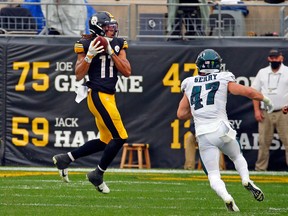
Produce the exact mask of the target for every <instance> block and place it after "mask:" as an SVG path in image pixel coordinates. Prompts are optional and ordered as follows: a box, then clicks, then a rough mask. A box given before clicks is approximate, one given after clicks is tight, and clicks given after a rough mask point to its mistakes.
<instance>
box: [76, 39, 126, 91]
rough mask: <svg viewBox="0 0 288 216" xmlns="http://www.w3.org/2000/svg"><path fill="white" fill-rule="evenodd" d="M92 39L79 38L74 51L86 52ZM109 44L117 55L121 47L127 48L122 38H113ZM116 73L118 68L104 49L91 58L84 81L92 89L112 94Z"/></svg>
mask: <svg viewBox="0 0 288 216" xmlns="http://www.w3.org/2000/svg"><path fill="white" fill-rule="evenodd" d="M93 39H94V38H89V39H86V38H81V39H80V40H79V41H77V42H76V43H75V45H74V51H75V52H76V53H83V52H84V53H87V52H88V49H89V45H90V42H91V41H92V40H93ZM110 45H111V47H112V49H113V50H114V52H115V54H116V55H119V52H120V51H121V50H122V49H127V48H128V43H127V41H126V40H125V39H124V38H113V40H112V41H110ZM117 75H118V70H117V68H116V66H115V65H114V62H113V60H112V58H111V56H110V55H108V54H107V53H106V52H105V51H104V52H102V53H100V54H97V55H96V56H95V57H94V58H93V59H92V62H91V65H90V67H89V70H88V76H89V81H87V82H86V85H87V86H88V87H89V88H91V89H92V90H96V91H101V92H105V93H108V94H114V93H115V91H116V88H115V86H116V83H117V80H118V76H117Z"/></svg>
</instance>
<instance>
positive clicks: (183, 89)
mask: <svg viewBox="0 0 288 216" xmlns="http://www.w3.org/2000/svg"><path fill="white" fill-rule="evenodd" d="M187 83H188V78H186V79H184V80H183V81H182V83H181V92H183V93H184V92H185V89H186V88H187Z"/></svg>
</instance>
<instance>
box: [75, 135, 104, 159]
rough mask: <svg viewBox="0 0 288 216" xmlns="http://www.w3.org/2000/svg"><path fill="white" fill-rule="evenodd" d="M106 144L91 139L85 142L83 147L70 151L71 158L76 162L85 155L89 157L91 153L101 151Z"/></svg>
mask: <svg viewBox="0 0 288 216" xmlns="http://www.w3.org/2000/svg"><path fill="white" fill-rule="evenodd" d="M106 146H107V144H105V143H104V142H102V141H101V140H100V139H93V140H90V141H88V142H86V143H85V144H84V145H82V146H80V147H79V148H77V149H75V150H73V151H71V154H72V156H73V158H74V159H75V160H76V159H78V158H81V157H85V156H87V155H91V154H93V153H96V152H99V151H103V150H104V149H105V147H106Z"/></svg>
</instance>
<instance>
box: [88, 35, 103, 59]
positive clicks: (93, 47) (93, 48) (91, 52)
mask: <svg viewBox="0 0 288 216" xmlns="http://www.w3.org/2000/svg"><path fill="white" fill-rule="evenodd" d="M95 40H96V38H95V39H94V40H93V41H91V42H90V45H89V49H88V52H87V55H86V57H85V61H87V62H88V63H91V61H92V59H93V58H94V57H95V56H96V55H97V54H98V53H101V52H103V51H104V49H103V46H98V45H99V44H100V41H98V42H97V43H96V44H95Z"/></svg>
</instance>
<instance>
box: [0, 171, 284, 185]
mask: <svg viewBox="0 0 288 216" xmlns="http://www.w3.org/2000/svg"><path fill="white" fill-rule="evenodd" d="M78 174H83V172H80V171H70V172H69V175H78ZM110 174H111V173H110ZM112 174H116V173H112ZM126 174H127V175H133V174H132V173H129V174H128V173H126ZM134 174H135V175H137V177H138V179H142V180H151V181H207V180H208V179H207V176H206V175H202V176H201V175H193V174H190V175H191V176H189V177H183V176H179V177H178V176H177V174H176V176H175V174H174V175H173V176H171V174H167V173H165V174H163V173H162V174H156V173H137V174H136V173H134ZM41 175H42V176H47V175H59V173H58V172H57V171H3V170H2V171H0V178H1V177H2V178H3V177H20V176H41ZM221 177H222V179H223V180H224V181H225V182H240V181H241V180H240V177H239V176H238V175H222V176H221ZM250 178H251V180H253V181H256V182H258V183H259V182H261V183H272V182H275V183H288V176H286V175H285V176H272V175H271V176H269V175H265V176H259V175H251V176H250Z"/></svg>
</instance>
